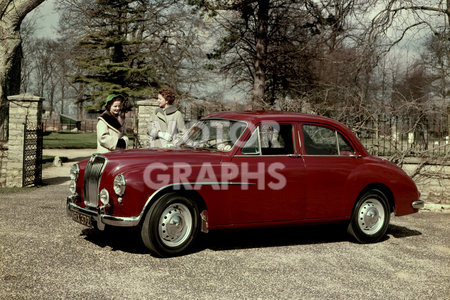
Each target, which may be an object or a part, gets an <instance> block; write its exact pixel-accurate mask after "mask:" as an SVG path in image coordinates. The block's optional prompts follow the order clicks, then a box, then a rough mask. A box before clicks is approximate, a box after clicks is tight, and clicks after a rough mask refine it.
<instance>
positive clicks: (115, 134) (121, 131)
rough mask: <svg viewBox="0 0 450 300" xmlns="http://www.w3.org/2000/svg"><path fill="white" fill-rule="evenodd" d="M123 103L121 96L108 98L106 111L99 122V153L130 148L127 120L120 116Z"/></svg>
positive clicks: (116, 95)
mask: <svg viewBox="0 0 450 300" xmlns="http://www.w3.org/2000/svg"><path fill="white" fill-rule="evenodd" d="M123 101H124V98H123V96H122V95H120V94H111V95H109V96H108V98H106V104H105V106H106V110H105V111H104V112H103V113H102V114H101V115H100V117H98V122H97V152H98V153H106V152H109V151H114V150H124V149H126V148H127V146H128V137H127V136H126V127H125V125H124V121H125V120H124V118H122V117H121V116H120V111H121V109H122V104H123Z"/></svg>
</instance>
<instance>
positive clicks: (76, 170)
mask: <svg viewBox="0 0 450 300" xmlns="http://www.w3.org/2000/svg"><path fill="white" fill-rule="evenodd" d="M78 175H80V167H79V166H78V164H73V165H72V167H70V179H72V180H74V181H77V180H78Z"/></svg>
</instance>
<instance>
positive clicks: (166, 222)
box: [141, 193, 199, 257]
mask: <svg viewBox="0 0 450 300" xmlns="http://www.w3.org/2000/svg"><path fill="white" fill-rule="evenodd" d="M198 224H199V213H198V207H197V204H196V203H195V201H192V200H190V199H189V198H186V197H184V196H183V195H178V194H176V193H170V194H165V195H163V196H162V197H161V198H159V199H158V200H156V202H155V203H154V204H153V205H152V206H151V207H150V209H149V210H148V212H147V214H146V216H145V219H144V223H143V224H142V229H141V237H142V241H143V242H144V244H145V246H146V247H147V248H148V249H149V250H150V251H151V252H152V253H153V254H155V255H157V256H161V257H168V256H176V255H180V254H182V253H183V252H185V251H186V250H187V249H188V248H189V247H190V246H191V245H192V243H193V241H194V240H195V237H196V236H197V233H198V230H199V225H198Z"/></svg>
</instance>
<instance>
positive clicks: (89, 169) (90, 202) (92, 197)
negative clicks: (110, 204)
mask: <svg viewBox="0 0 450 300" xmlns="http://www.w3.org/2000/svg"><path fill="white" fill-rule="evenodd" d="M105 165H106V158H105V157H104V156H101V155H95V154H94V155H93V156H92V157H91V159H90V160H89V163H88V164H87V166H86V170H85V173H84V203H85V204H86V206H90V207H97V206H98V195H99V190H98V188H99V183H100V178H101V177H102V173H103V169H104V167H105Z"/></svg>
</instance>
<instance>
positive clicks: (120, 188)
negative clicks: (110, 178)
mask: <svg viewBox="0 0 450 300" xmlns="http://www.w3.org/2000/svg"><path fill="white" fill-rule="evenodd" d="M125 183H126V182H125V176H123V175H122V174H119V175H117V176H116V178H114V192H115V193H116V194H117V196H123V194H124V193H125Z"/></svg>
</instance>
